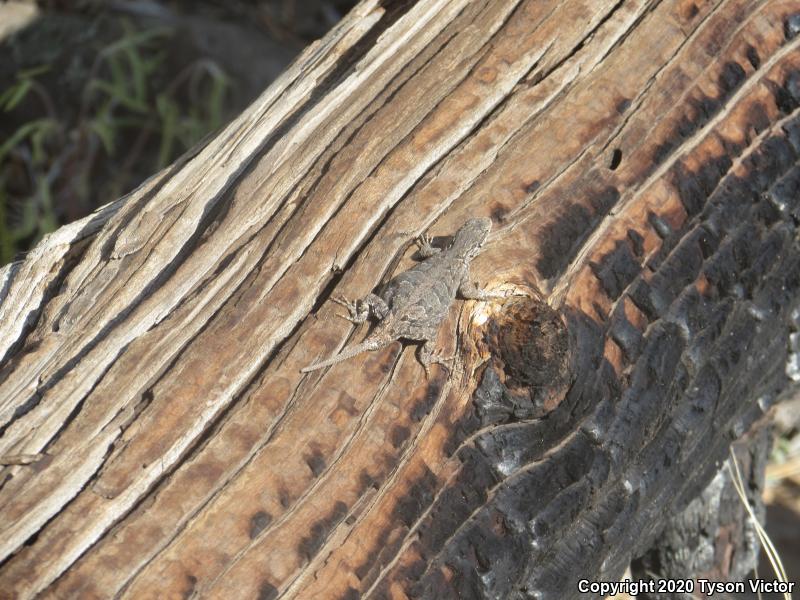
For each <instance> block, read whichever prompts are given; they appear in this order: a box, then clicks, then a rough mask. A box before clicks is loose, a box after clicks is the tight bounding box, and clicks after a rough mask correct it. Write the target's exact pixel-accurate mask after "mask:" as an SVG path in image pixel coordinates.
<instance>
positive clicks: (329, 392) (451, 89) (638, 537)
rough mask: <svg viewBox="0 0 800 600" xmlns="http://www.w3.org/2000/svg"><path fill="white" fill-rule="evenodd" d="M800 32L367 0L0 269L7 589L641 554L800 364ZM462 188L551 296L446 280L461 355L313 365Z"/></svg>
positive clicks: (95, 594) (260, 594)
mask: <svg viewBox="0 0 800 600" xmlns="http://www.w3.org/2000/svg"><path fill="white" fill-rule="evenodd" d="M798 50H800V0H792V1H789V0H773V1H757V0H709V1H703V0H661V1H657V0H560V1H546V0H545V1H543V0H483V1H482V0H425V1H422V0H420V1H417V2H414V1H410V0H409V1H401V0H398V1H394V2H393V1H389V0H386V1H383V2H379V1H377V0H365V1H363V2H361V3H360V4H359V5H358V6H357V7H356V8H355V9H354V11H353V12H351V13H350V14H349V15H347V16H346V17H345V18H344V20H343V21H342V22H341V23H340V24H338V25H337V26H336V27H335V28H334V29H333V30H332V31H331V32H330V33H329V34H328V35H327V36H326V37H325V38H324V39H322V40H320V41H319V42H317V43H315V44H314V45H312V46H311V47H309V48H308V49H307V50H306V51H305V52H304V53H303V54H302V55H301V56H300V57H299V58H298V59H297V61H296V62H295V63H294V64H293V65H292V66H291V67H290V68H289V69H288V70H287V71H286V73H285V74H284V75H283V76H282V77H281V78H280V79H279V80H278V81H276V82H275V84H274V85H272V86H271V87H270V88H269V89H267V90H266V91H265V92H264V94H263V95H262V96H261V97H260V98H259V99H258V100H257V101H256V102H255V103H254V104H253V105H252V106H251V107H250V108H248V109H247V110H246V111H245V112H244V113H243V114H242V115H241V116H240V117H238V118H237V119H236V120H235V121H234V122H232V123H231V124H230V125H229V126H227V127H226V128H225V129H224V130H223V131H221V132H220V133H219V134H218V135H217V136H216V137H215V138H214V139H213V140H210V141H208V142H207V143H206V144H205V145H203V146H202V147H199V148H197V149H196V150H195V151H193V152H192V153H190V154H189V155H187V156H185V157H184V158H183V159H182V160H181V161H179V163H177V164H175V165H172V166H171V167H169V168H168V169H166V170H165V171H163V172H161V173H159V174H157V175H155V176H154V177H152V178H151V179H150V180H148V181H147V182H146V183H145V184H143V185H142V186H141V187H140V188H139V189H137V190H136V191H134V192H133V193H131V194H130V195H128V196H126V197H124V198H122V199H119V200H117V201H115V202H113V203H112V204H109V205H107V206H106V207H104V208H103V209H102V210H100V211H98V213H96V214H95V215H92V216H91V217H90V218H88V219H85V220H83V221H80V222H78V223H75V224H72V225H69V226H67V227H64V228H62V229H60V230H58V231H57V232H55V233H53V234H52V235H50V236H48V237H47V238H46V239H45V240H43V241H42V242H41V243H40V244H39V245H38V246H37V247H36V248H35V249H34V250H32V251H31V252H30V253H29V254H28V255H27V256H26V257H25V258H24V259H23V260H21V261H18V262H16V263H13V264H11V265H9V266H7V267H5V268H3V269H2V270H0V361H1V362H0V460H4V461H5V462H6V463H15V464H7V466H5V467H0V468H1V469H2V470H1V471H0V486H2V487H0V561H1V562H0V597H3V598H30V597H33V596H35V595H37V594H38V595H41V596H42V597H45V598H47V597H53V598H77V597H80V598H109V597H120V598H148V597H153V598H165V597H166V598H178V597H204V598H206V597H207V598H261V599H272V598H301V599H306V598H342V599H354V598H398V599H402V598H429V599H447V598H570V597H577V596H578V591H577V587H576V584H577V581H578V580H579V579H581V578H587V579H590V580H591V579H603V580H614V579H618V578H619V577H620V576H621V575H622V573H623V572H624V570H625V568H626V567H627V565H628V564H629V563H630V561H631V560H632V559H637V558H638V557H642V556H644V555H645V554H646V553H647V552H648V549H649V548H651V547H652V546H653V544H654V541H655V540H656V538H657V537H658V535H659V533H660V532H661V531H662V530H663V529H664V528H665V527H666V526H667V525H668V524H670V523H673V524H674V523H675V521H674V519H676V518H677V517H678V515H680V514H682V513H683V511H684V510H686V509H687V507H688V506H689V505H690V502H691V501H692V500H693V499H695V498H696V497H698V496H700V494H701V493H703V491H704V490H706V489H707V487H708V485H709V483H710V482H712V480H713V479H714V477H715V475H716V474H717V472H718V471H719V468H720V465H721V464H722V463H723V462H724V460H725V459H726V457H727V455H728V448H729V446H730V444H731V443H732V442H733V441H734V440H736V439H738V438H740V437H742V436H744V435H745V434H747V432H748V431H750V430H751V429H752V428H753V427H754V425H755V424H757V423H758V422H760V421H762V420H763V417H764V415H765V414H766V413H768V411H769V408H770V406H771V405H772V404H774V402H775V400H776V398H777V397H778V394H779V393H780V392H781V390H783V389H784V388H786V387H787V386H788V385H789V383H790V381H789V377H788V376H787V367H786V365H787V361H788V360H789V358H790V354H789V352H790V350H789V336H790V334H791V333H792V332H794V331H795V330H796V329H797V327H798V320H799V319H798V314H797V312H796V310H797V304H798V302H797V298H798V291H799V290H798V287H800V245H799V243H798V237H797V235H798V220H799V219H800V191H799V190H800V163H799V162H798V157H800V108H799V107H800V51H798ZM471 217H490V218H491V219H492V221H493V228H492V234H491V236H490V238H489V241H488V242H487V244H486V245H485V246H484V248H483V251H482V253H481V254H480V256H478V257H477V258H476V259H475V260H474V261H473V263H472V265H471V272H472V276H473V278H474V279H475V280H476V281H477V282H478V284H479V285H480V286H481V287H483V288H485V289H487V290H489V291H503V290H507V291H509V292H513V293H525V294H526V295H525V296H509V297H508V298H506V299H505V300H500V301H496V302H488V303H483V302H481V303H478V302H457V303H455V304H454V306H453V307H452V309H451V311H450V314H449V316H448V318H447V319H446V320H445V322H444V323H443V325H442V327H441V329H440V331H439V339H438V346H439V347H440V348H442V349H443V354H444V355H448V354H455V356H456V361H455V363H454V365H453V368H452V369H451V371H450V372H449V373H448V372H447V371H446V370H445V369H442V368H440V367H438V366H434V367H433V369H432V373H431V377H430V378H429V379H426V377H425V373H424V371H423V369H422V367H421V366H420V365H419V363H418V362H417V361H416V359H415V356H414V350H415V348H414V347H413V345H411V344H406V345H402V344H400V343H395V344H392V345H390V346H389V347H387V348H384V349H383V350H380V351H377V352H372V353H365V354H362V355H359V356H357V357H354V358H352V359H350V360H348V361H345V362H343V363H340V364H337V365H334V366H332V367H330V368H327V369H322V370H319V371H315V372H313V373H310V374H301V373H300V369H301V368H302V367H304V366H306V365H308V364H310V363H312V362H315V361H316V360H319V359H320V358H324V357H327V356H330V355H332V354H335V353H336V352H337V351H339V350H340V349H341V348H342V347H344V346H345V345H347V344H352V343H358V342H359V341H361V340H362V339H363V338H364V336H365V335H366V333H367V330H368V328H367V327H366V326H353V325H352V324H350V323H348V322H347V321H345V320H344V319H339V318H337V317H336V312H337V309H338V310H339V311H340V310H341V309H339V308H338V307H337V306H336V305H335V304H334V303H333V302H331V301H330V298H331V297H333V296H345V297H348V298H362V297H364V296H366V295H367V294H368V293H369V292H371V291H373V290H374V289H375V288H376V286H378V285H379V284H380V283H381V282H385V281H387V280H389V279H390V278H391V277H392V276H393V275H396V274H397V273H399V272H401V271H403V270H406V269H407V268H409V266H410V265H411V264H413V261H412V255H413V253H414V250H413V248H412V247H411V246H410V244H409V240H410V239H411V238H413V237H414V236H415V235H418V234H421V233H423V232H427V233H428V234H429V235H431V236H433V237H436V236H446V235H450V234H452V233H453V232H454V231H455V230H456V229H457V228H458V227H459V226H460V225H461V224H462V223H464V222H465V221H466V220H467V219H468V218H471ZM789 373H790V374H792V375H794V373H793V372H792V371H791V370H790V371H789ZM22 463H28V464H22ZM643 560H644V561H645V562H646V561H647V560H648V559H647V557H646V556H645V558H644V559H643ZM721 572H726V571H724V566H723V567H722V570H721ZM727 572H730V570H728V571H727ZM687 575H691V574H687Z"/></svg>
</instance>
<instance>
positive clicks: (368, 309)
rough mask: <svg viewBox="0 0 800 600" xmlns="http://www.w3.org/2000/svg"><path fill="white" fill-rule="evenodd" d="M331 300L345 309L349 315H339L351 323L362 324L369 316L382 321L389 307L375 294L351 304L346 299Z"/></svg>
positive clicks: (334, 298)
mask: <svg viewBox="0 0 800 600" xmlns="http://www.w3.org/2000/svg"><path fill="white" fill-rule="evenodd" d="M331 300H333V301H334V302H336V304H340V305H341V306H344V307H345V308H346V309H347V312H348V313H349V315H339V316H340V317H342V318H343V319H347V320H348V321H350V322H351V323H356V324H358V323H363V322H364V321H366V320H367V319H368V318H369V316H370V315H373V316H375V317H377V318H378V319H383V318H385V317H386V315H387V314H389V306H388V305H387V304H386V302H384V300H383V298H381V297H380V296H378V295H377V294H369V295H367V297H366V298H364V299H363V300H356V301H355V302H351V301H350V300H348V299H347V298H338V297H332V298H331Z"/></svg>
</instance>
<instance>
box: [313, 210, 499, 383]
mask: <svg viewBox="0 0 800 600" xmlns="http://www.w3.org/2000/svg"><path fill="white" fill-rule="evenodd" d="M491 227H492V221H491V219H487V218H475V219H469V220H468V221H467V222H466V223H464V224H463V225H462V226H461V227H460V228H459V229H458V231H457V232H456V233H455V235H454V236H453V241H452V243H451V244H450V246H449V247H447V248H445V249H440V248H436V247H434V246H433V244H432V242H431V239H430V238H429V237H428V236H427V235H424V234H423V235H421V236H419V237H417V238H416V240H415V241H416V244H417V247H418V248H419V256H420V258H422V261H421V262H419V263H417V264H416V265H415V266H414V267H412V268H411V269H409V270H407V271H404V272H402V273H400V274H399V275H397V276H396V277H394V278H393V279H391V280H390V281H389V282H387V283H386V285H384V286H383V288H382V289H381V291H380V294H375V293H371V294H369V295H368V296H367V297H366V298H364V299H361V300H357V301H356V302H350V301H348V300H346V299H340V298H332V300H333V301H334V302H337V303H338V304H341V305H343V306H344V307H345V308H347V310H348V312H349V313H350V314H349V316H346V315H339V316H343V317H344V318H346V319H348V320H349V321H351V322H352V323H355V324H359V323H364V322H365V321H366V320H367V319H368V318H369V317H373V318H376V319H378V323H377V324H376V325H375V329H374V330H373V331H372V332H371V333H370V334H369V335H368V336H367V337H366V339H364V341H363V342H361V343H360V344H355V345H352V346H348V347H346V348H344V349H343V350H342V351H341V352H340V353H339V354H337V355H335V356H332V357H331V358H328V359H325V360H322V361H320V362H317V363H314V364H311V365H309V366H307V367H304V368H303V369H300V371H301V372H302V373H308V372H309V371H314V370H316V369H321V368H323V367H328V366H330V365H334V364H336V363H339V362H342V361H344V360H347V359H349V358H352V357H353V356H356V355H357V354H361V353H362V352H367V351H374V350H378V349H380V348H383V347H385V346H388V345H389V344H391V343H393V342H395V341H399V340H401V339H405V340H411V341H416V342H422V344H421V345H420V347H419V350H418V352H417V358H418V360H419V362H420V363H422V366H423V367H424V368H425V374H426V376H428V377H429V376H430V366H431V364H432V363H439V364H445V362H446V361H448V360H450V359H443V358H441V357H440V356H439V354H438V353H437V352H436V351H435V350H434V343H435V339H436V334H437V332H438V330H439V326H440V325H441V323H442V321H443V320H444V318H445V316H446V315H447V312H448V311H449V310H450V305H451V304H452V303H453V300H454V299H455V298H456V296H460V297H461V298H463V299H465V300H488V299H491V298H504V297H505V296H506V295H505V294H504V293H493V292H487V291H485V290H482V289H479V288H478V287H477V286H476V285H475V284H474V283H473V282H472V281H471V280H470V278H469V264H470V262H471V261H472V259H473V258H475V257H476V256H477V255H478V254H479V253H480V251H481V248H482V247H483V245H484V243H485V242H486V239H487V237H488V236H489V231H490V230H491Z"/></svg>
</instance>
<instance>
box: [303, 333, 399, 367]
mask: <svg viewBox="0 0 800 600" xmlns="http://www.w3.org/2000/svg"><path fill="white" fill-rule="evenodd" d="M386 345H388V344H387V342H383V341H380V340H376V339H366V340H364V341H363V342H361V343H360V344H356V345H355V346H348V347H347V348H345V349H344V350H342V351H341V352H340V353H339V354H337V355H335V356H331V357H330V358H328V359H325V360H321V361H319V362H318V363H314V364H311V365H308V366H307V367H303V368H302V369H300V372H301V373H308V372H309V371H316V370H317V369H322V368H323V367H329V366H331V365H335V364H336V363H338V362H342V361H343V360H347V359H348V358H352V357H354V356H355V355H356V354H361V353H362V352H370V351H372V350H378V349H379V348H382V347H383V346H386Z"/></svg>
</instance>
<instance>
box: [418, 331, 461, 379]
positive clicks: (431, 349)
mask: <svg viewBox="0 0 800 600" xmlns="http://www.w3.org/2000/svg"><path fill="white" fill-rule="evenodd" d="M454 359H455V356H446V357H445V356H442V354H441V352H440V351H439V350H436V347H435V344H434V343H433V342H432V341H431V340H425V343H423V344H422V346H420V347H419V350H418V351H417V360H419V362H420V363H422V366H423V367H424V369H425V378H426V379H430V378H431V365H432V364H434V363H436V364H439V365H442V366H443V367H444V368H445V369H447V372H448V373H450V368H451V366H452V363H453V360H454Z"/></svg>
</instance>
